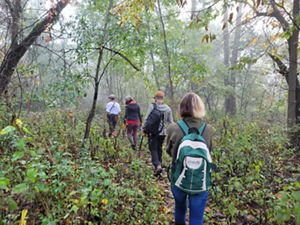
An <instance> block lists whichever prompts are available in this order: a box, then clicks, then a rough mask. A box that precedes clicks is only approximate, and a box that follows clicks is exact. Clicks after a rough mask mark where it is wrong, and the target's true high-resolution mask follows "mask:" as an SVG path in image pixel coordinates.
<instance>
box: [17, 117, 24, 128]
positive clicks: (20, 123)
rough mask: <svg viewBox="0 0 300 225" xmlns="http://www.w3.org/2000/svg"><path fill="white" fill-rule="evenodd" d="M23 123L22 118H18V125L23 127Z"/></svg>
mask: <svg viewBox="0 0 300 225" xmlns="http://www.w3.org/2000/svg"><path fill="white" fill-rule="evenodd" d="M22 124H23V122H22V120H20V119H19V118H18V119H16V125H17V126H18V127H21V126H22Z"/></svg>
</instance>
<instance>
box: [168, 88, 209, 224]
mask: <svg viewBox="0 0 300 225" xmlns="http://www.w3.org/2000/svg"><path fill="white" fill-rule="evenodd" d="M204 115H205V106H204V104H203V102H202V100H201V98H200V97H199V96H198V95H197V94H195V93H193V92H191V93H188V94H186V95H185V96H184V97H183V99H182V100H181V103H180V116H181V120H179V121H178V122H177V123H173V124H171V125H170V126H169V127H168V129H167V153H168V154H169V155H170V156H171V157H172V166H171V190H172V193H173V196H174V199H175V213H174V217H175V224H176V225H184V224H185V215H186V211H187V204H186V201H187V200H188V201H189V210H190V212H189V224H190V225H200V224H203V216H204V210H205V206H206V202H207V199H208V189H209V187H210V172H211V168H212V165H213V164H212V159H211V155H210V151H211V150H212V127H211V126H210V125H208V124H206V123H205V122H204V120H203V117H204Z"/></svg>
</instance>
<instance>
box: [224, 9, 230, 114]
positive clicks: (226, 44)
mask: <svg viewBox="0 0 300 225" xmlns="http://www.w3.org/2000/svg"><path fill="white" fill-rule="evenodd" d="M223 21H224V30H223V40H224V46H223V51H224V65H225V66H226V69H227V71H228V70H229V66H230V64H229V57H230V56H229V30H228V8H227V5H225V6H224V17H223ZM229 78H230V74H229V72H228V73H227V74H226V75H225V77H224V84H225V86H226V87H229V86H230V79H229ZM225 112H226V114H229V113H230V95H226V97H225Z"/></svg>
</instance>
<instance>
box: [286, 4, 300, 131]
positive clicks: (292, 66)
mask: <svg viewBox="0 0 300 225" xmlns="http://www.w3.org/2000/svg"><path fill="white" fill-rule="evenodd" d="M298 17H299V0H294V1H293V18H298ZM298 40H299V30H298V29H294V30H293V33H292V35H291V37H290V38H289V39H288V49H289V73H288V85H289V91H288V121H287V122H288V126H289V127H290V128H291V127H293V126H294V125H296V124H299V121H300V120H299V118H298V119H297V115H299V104H300V103H299V102H297V100H298V99H299V96H298V98H297V92H296V91H297V81H298V78H297V69H298V65H297V62H298ZM298 83H299V81H298ZM298 90H299V85H298ZM297 106H298V108H297Z"/></svg>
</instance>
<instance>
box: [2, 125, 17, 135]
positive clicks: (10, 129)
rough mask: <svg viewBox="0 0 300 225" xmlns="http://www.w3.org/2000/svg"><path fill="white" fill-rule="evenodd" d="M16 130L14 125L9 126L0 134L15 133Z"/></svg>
mask: <svg viewBox="0 0 300 225" xmlns="http://www.w3.org/2000/svg"><path fill="white" fill-rule="evenodd" d="M15 130H16V128H15V127H13V126H7V127H5V128H3V129H2V130H1V131H0V135H5V134H9V133H13V132H14V131H15Z"/></svg>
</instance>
